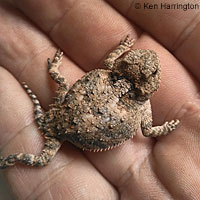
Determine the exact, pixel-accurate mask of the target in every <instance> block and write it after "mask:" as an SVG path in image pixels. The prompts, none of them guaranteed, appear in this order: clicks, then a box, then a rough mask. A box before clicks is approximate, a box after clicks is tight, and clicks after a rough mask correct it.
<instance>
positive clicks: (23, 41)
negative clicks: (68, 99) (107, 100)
mask: <svg viewBox="0 0 200 200" xmlns="http://www.w3.org/2000/svg"><path fill="white" fill-rule="evenodd" d="M122 2H123V3H122ZM141 2H142V1H141ZM157 2H159V1H157ZM170 2H171V3H173V1H168V3H170ZM179 2H180V3H181V1H179ZM192 2H193V1H192ZM197 12H198V10H192V11H191V10H190V11H188V12H184V11H181V10H173V11H171V10H167V11H163V12H161V11H160V10H156V11H155V10H154V11H152V10H151V11H147V12H146V11H144V10H143V9H140V10H135V9H134V3H132V1H130V0H126V1H120V0H115V1H114V0H109V1H92V0H85V1H72V0H71V1H69V0H61V1H50V0H44V1H41V2H40V4H38V3H37V2H36V1H30V0H24V1H23V0H21V1H12V2H11V1H10V2H8V1H3V0H2V1H1V2H0V35H1V37H0V66H1V67H0V130H1V131H0V148H1V151H2V154H3V155H8V154H10V153H11V152H27V153H34V154H39V153H40V150H41V149H42V145H43V139H42V137H41V136H40V132H39V131H38V130H37V127H36V124H35V123H34V121H33V105H32V102H31V100H30V98H29V97H28V95H27V94H26V92H25V91H24V89H23V88H22V86H21V85H20V82H22V81H25V82H26V83H27V84H28V85H29V87H30V88H31V89H32V90H33V92H34V93H36V95H37V96H38V98H39V100H40V102H41V104H42V106H43V107H44V108H46V109H48V105H49V104H50V103H51V102H52V100H51V99H52V97H53V96H54V95H55V94H54V91H55V88H56V84H55V83H54V82H53V81H51V80H50V78H49V75H48V73H47V62H46V59H47V58H48V57H51V58H52V57H53V55H54V53H55V51H56V49H57V47H59V48H61V49H62V50H63V51H64V53H65V55H66V56H65V57H64V59H63V64H62V66H61V67H60V72H61V73H62V74H63V75H64V76H65V77H66V79H67V80H68V81H69V83H70V85H72V84H73V83H74V82H75V81H76V80H77V79H79V78H80V77H81V76H82V75H83V74H84V72H86V71H89V70H91V69H94V68H98V67H102V61H103V59H104V56H105V55H107V53H108V52H109V51H110V50H112V49H113V48H114V47H115V46H116V45H117V44H118V41H119V39H121V38H124V36H126V35H127V34H130V35H131V37H132V38H135V39H136V42H135V45H134V47H133V48H134V49H138V48H140V49H152V50H154V51H156V52H157V54H158V55H159V57H160V61H161V70H162V74H161V87H160V88H159V90H158V92H156V93H155V94H154V96H153V98H152V99H151V102H152V105H153V108H152V110H153V119H154V124H155V125H160V124H162V123H163V122H164V121H166V120H170V119H176V118H177V119H179V120H180V121H181V123H180V125H179V127H178V128H177V130H175V131H173V132H172V133H171V134H170V135H168V136H166V137H161V138H157V139H152V138H144V137H143V136H142V134H141V132H140V131H138V133H137V136H136V137H134V139H133V140H130V141H127V142H126V143H125V144H124V145H122V146H121V147H119V148H116V149H114V150H111V151H108V152H103V153H88V152H82V151H80V150H78V149H76V148H75V147H73V146H72V145H70V144H69V143H67V142H66V143H65V144H64V145H63V146H62V148H61V150H60V151H59V152H58V153H57V155H56V157H55V158H54V159H53V161H52V162H51V163H50V164H49V165H48V166H46V167H43V168H29V167H26V166H23V165H17V166H15V167H13V168H9V169H8V170H5V171H4V173H5V176H6V179H7V181H8V184H9V185H10V187H11V190H12V191H13V196H14V198H15V199H69V200H70V199H87V200H88V199H111V200H113V199H126V200H127V199H181V200H182V199H200V192H199V186H200V173H199V170H200V167H199V163H200V157H199V155H200V154H199V150H200V149H199V142H200V137H199V129H200V126H199V124H200V123H199V121H200V106H199V105H200V102H199V95H198V94H199V87H200V86H199V81H200V80H199V69H198V66H199V61H200V60H199V59H200V57H199V51H200V50H199V46H200V39H199V31H200V29H199V25H198V22H199V20H200V17H199V16H197ZM144 13H145V14H144ZM170 14H173V17H170ZM183 19H186V20H183ZM147 22H148V23H147ZM169 22H170V23H169ZM151 24H152V25H151ZM156 25H157V26H156ZM166 30H167V31H166ZM149 34H151V35H152V36H153V37H154V38H155V39H152V37H150V36H149ZM178 60H179V61H178ZM88 177H89V178H88Z"/></svg>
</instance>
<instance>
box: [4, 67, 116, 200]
mask: <svg viewBox="0 0 200 200" xmlns="http://www.w3.org/2000/svg"><path fill="white" fill-rule="evenodd" d="M7 83H9V84H7ZM0 91H1V96H0V105H1V106H0V130H1V140H0V148H1V149H2V150H1V153H2V154H3V155H4V156H5V155H8V154H11V153H16V152H24V153H33V154H37V155H38V154H40V152H41V149H42V146H43V140H42V137H41V136H40V133H39V131H38V129H37V127H36V124H35V122H34V121H33V106H32V102H31V100H30V99H29V97H28V95H27V94H26V93H25V91H24V90H23V88H22V87H21V86H20V85H19V84H18V82H17V81H16V80H15V78H14V77H13V76H12V75H10V74H9V73H8V72H7V71H6V70H5V69H3V68H0ZM6 173H7V179H8V182H9V183H10V184H11V188H12V191H13V192H14V196H15V197H16V198H17V199H50V198H52V199H57V198H60V199H65V198H66V197H67V199H74V198H77V199H95V197H96V195H98V196H102V198H104V199H108V198H109V197H111V198H112V199H116V198H117V193H116V191H115V189H114V188H113V187H112V186H111V185H110V184H109V183H108V182H107V181H106V180H105V179H104V178H103V177H102V176H101V175H100V174H99V173H98V171H97V170H96V169H95V168H94V167H93V166H92V165H91V164H90V163H89V162H88V161H87V159H85V158H84V156H83V155H82V154H81V153H80V152H79V151H78V150H77V149H74V148H72V146H71V145H65V147H64V148H62V150H60V151H59V153H58V154H57V155H56V157H55V158H54V159H53V161H52V162H51V164H49V165H48V166H46V167H43V168H30V167H26V166H23V165H16V166H15V167H11V168H8V170H7V171H6ZM88 177H90V178H89V179H88ZM85 191H87V193H85ZM110 195H111V196H110Z"/></svg>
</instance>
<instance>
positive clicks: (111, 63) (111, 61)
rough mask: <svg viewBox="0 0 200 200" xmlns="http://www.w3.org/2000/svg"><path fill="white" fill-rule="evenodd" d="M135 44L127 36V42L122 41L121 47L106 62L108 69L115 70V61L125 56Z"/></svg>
mask: <svg viewBox="0 0 200 200" xmlns="http://www.w3.org/2000/svg"><path fill="white" fill-rule="evenodd" d="M133 44H134V40H133V39H130V38H129V35H127V36H126V38H125V40H122V41H121V42H120V44H119V46H118V47H117V48H116V49H115V50H113V51H112V52H111V53H110V54H109V55H108V56H107V58H106V59H105V60H104V65H105V67H106V68H107V69H110V70H113V67H114V64H115V61H116V60H117V59H118V58H119V57H120V56H121V55H123V54H124V53H125V52H127V51H129V50H130V49H131V47H132V46H133Z"/></svg>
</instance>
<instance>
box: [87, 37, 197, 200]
mask: <svg viewBox="0 0 200 200" xmlns="http://www.w3.org/2000/svg"><path fill="white" fill-rule="evenodd" d="M148 47H151V49H153V50H155V51H156V52H158V54H159V56H160V60H161V68H162V69H161V70H162V74H161V76H162V80H161V87H160V89H159V90H158V92H156V94H155V95H154V96H153V98H152V104H153V107H152V109H153V114H154V115H153V119H154V124H155V125H161V124H162V123H164V122H165V121H166V120H172V119H176V118H178V119H180V121H181V120H183V119H184V114H183V113H184V112H183V110H184V109H185V106H186V105H188V104H190V102H191V101H193V102H198V98H197V92H198V83H196V82H195V81H194V80H193V78H192V77H191V76H189V74H188V72H187V71H186V70H184V68H183V67H182V65H181V64H180V63H179V62H178V61H177V60H176V58H174V57H173V56H172V55H171V54H170V53H169V52H168V51H167V50H166V49H164V48H163V47H162V46H161V45H159V44H158V43H157V42H155V41H154V40H153V39H152V38H150V37H149V36H147V35H144V36H142V37H141V38H140V39H139V40H138V41H137V42H136V44H135V46H134V48H136V49H137V48H142V49H146V48H148ZM175 75H177V76H178V78H177V77H176V76H175ZM183 91H184V92H183ZM180 126H181V124H180ZM140 134H141V133H140ZM186 134H187V132H186V131H174V132H172V133H171V135H169V136H166V137H163V138H158V140H159V141H162V143H164V142H165V140H167V141H168V142H167V144H169V143H170V141H176V142H178V137H180V135H182V136H181V137H184V135H186ZM167 138H168V139H167ZM153 147H154V145H153V143H152V141H149V140H148V138H143V139H142V138H141V137H138V136H137V137H135V138H133V140H132V141H129V142H126V143H125V144H124V145H123V146H122V147H119V149H116V150H114V151H111V152H105V153H102V154H100V155H99V156H95V155H94V154H87V156H88V157H89V158H90V159H91V162H93V163H94V165H95V166H96V167H97V168H98V169H99V170H100V171H101V172H102V173H103V174H104V176H106V177H108V179H109V180H110V181H111V183H113V184H114V185H115V186H116V187H119V188H120V187H123V189H124V190H125V191H126V192H128V191H129V192H134V191H135V190H130V187H128V188H129V189H128V188H127V189H128V191H127V190H126V187H125V186H127V185H128V183H129V184H131V185H132V186H133V184H134V188H136V190H137V189H138V188H139V184H142V182H143V181H144V183H143V184H145V185H143V187H142V188H144V187H145V188H148V187H149V186H148V185H149V182H148V180H147V179H145V178H144V177H143V176H142V175H141V176H140V178H141V180H138V177H135V176H137V172H134V171H133V170H134V169H135V168H136V169H135V170H139V169H141V168H142V170H143V171H144V174H148V175H149V176H152V177H153V178H152V179H153V180H154V181H156V180H157V178H156V174H154V173H153V171H152V170H150V169H149V168H151V162H152V161H151V160H150V157H149V155H150V154H151V150H152V148H153ZM169 147H170V146H169ZM165 148H166V149H168V147H167V145H165ZM158 152H159V150H158ZM103 158H104V162H103V163H102V161H101V160H102V159H103ZM113 166H115V167H114V168H115V169H113ZM149 170H150V171H149ZM138 173H139V172H138ZM124 176H125V178H123V177H124ZM130 176H133V177H132V179H131V177H130ZM126 178H127V179H126ZM135 178H137V181H136V182H134V181H135ZM131 180H132V182H131ZM127 181H128V182H127ZM153 187H154V186H153ZM132 188H133V187H132ZM151 188H152V187H151ZM151 188H149V189H148V190H147V193H148V192H150V190H151ZM155 190H156V191H157V193H160V194H161V193H163V192H164V194H167V190H165V188H164V186H163V185H162V183H160V182H159V183H158V185H157V186H155ZM161 199H162V198H161Z"/></svg>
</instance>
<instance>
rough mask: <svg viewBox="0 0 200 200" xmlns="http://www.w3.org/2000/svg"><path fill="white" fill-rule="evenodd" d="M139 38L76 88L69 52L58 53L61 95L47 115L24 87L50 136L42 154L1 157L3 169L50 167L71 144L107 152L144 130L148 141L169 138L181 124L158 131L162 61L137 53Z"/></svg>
mask: <svg viewBox="0 0 200 200" xmlns="http://www.w3.org/2000/svg"><path fill="white" fill-rule="evenodd" d="M133 44H134V40H132V39H130V38H129V36H127V37H126V38H125V40H122V41H121V42H120V44H119V45H118V47H117V48H116V49H115V50H113V51H112V52H111V53H110V54H109V55H108V57H107V58H106V59H105V61H104V65H105V67H106V69H95V70H92V71H90V72H89V73H87V74H86V75H84V76H83V77H82V78H81V79H80V80H78V81H77V82H76V83H75V84H74V85H73V86H72V87H71V89H70V88H69V84H68V82H67V80H66V79H65V78H64V77H63V76H62V75H60V73H59V71H58V67H59V65H60V64H61V59H62V56H63V53H62V52H61V51H60V50H58V51H57V52H56V54H55V56H54V59H53V61H52V62H51V61H50V59H48V71H49V74H50V76H51V78H52V79H53V80H54V81H55V82H56V83H57V84H58V85H59V87H58V90H57V94H58V95H57V97H56V98H55V100H54V103H53V104H52V105H51V107H50V109H49V111H47V112H44V111H43V110H42V108H41V106H40V103H39V101H38V99H37V97H36V96H35V95H34V94H33V92H32V91H31V90H30V89H29V87H28V86H27V85H26V84H25V83H23V86H24V88H25V89H26V91H27V93H28V94H29V96H30V97H31V99H32V101H33V104H34V115H35V121H36V123H37V125H38V127H39V129H40V130H41V132H42V133H43V135H44V138H45V144H44V148H43V150H42V153H41V155H39V156H36V155H33V154H25V153H15V154H12V155H9V156H8V157H6V158H4V157H1V158H0V168H2V169H3V168H7V167H9V166H13V165H14V164H16V163H17V162H19V163H23V164H25V165H30V166H44V165H47V164H48V163H49V161H50V160H51V159H52V158H53V157H54V156H55V154H56V152H57V151H58V149H59V148H60V146H61V144H62V143H63V141H65V140H67V141H69V142H71V143H72V144H74V145H75V146H76V147H79V148H81V149H82V150H89V151H94V152H98V151H105V150H109V149H112V148H113V147H116V146H119V145H121V144H123V143H124V142H125V141H126V140H128V139H130V138H132V137H133V136H134V135H135V133H136V131H137V130H138V129H139V128H140V127H141V130H142V133H143V135H144V136H147V137H157V136H162V135H167V134H168V133H170V132H171V131H173V130H174V129H175V128H176V127H177V125H178V124H179V120H172V121H170V122H165V123H164V124H163V125H162V126H156V127H152V112H151V105H150V100H149V99H150V97H151V96H152V94H153V93H154V92H155V91H157V89H158V87H159V85H160V73H161V71H160V63H159V58H158V56H157V54H156V53H155V52H154V51H153V50H142V49H136V50H131V47H132V46H133Z"/></svg>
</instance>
